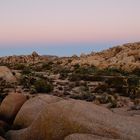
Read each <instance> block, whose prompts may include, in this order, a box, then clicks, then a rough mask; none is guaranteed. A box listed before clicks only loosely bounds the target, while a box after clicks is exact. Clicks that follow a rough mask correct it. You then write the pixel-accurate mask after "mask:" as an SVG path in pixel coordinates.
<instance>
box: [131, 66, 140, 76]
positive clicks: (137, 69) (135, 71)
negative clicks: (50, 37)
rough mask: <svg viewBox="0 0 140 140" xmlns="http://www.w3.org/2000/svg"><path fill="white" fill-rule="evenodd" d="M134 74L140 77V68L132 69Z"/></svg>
mask: <svg viewBox="0 0 140 140" xmlns="http://www.w3.org/2000/svg"><path fill="white" fill-rule="evenodd" d="M132 74H134V75H137V76H139V77H140V69H139V68H136V69H134V70H133V71H132Z"/></svg>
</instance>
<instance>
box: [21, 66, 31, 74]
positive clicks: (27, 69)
mask: <svg viewBox="0 0 140 140" xmlns="http://www.w3.org/2000/svg"><path fill="white" fill-rule="evenodd" d="M31 73H32V69H31V68H30V67H24V69H23V70H22V74H23V75H28V74H31Z"/></svg>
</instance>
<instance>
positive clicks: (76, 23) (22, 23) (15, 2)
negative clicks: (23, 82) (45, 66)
mask: <svg viewBox="0 0 140 140" xmlns="http://www.w3.org/2000/svg"><path fill="white" fill-rule="evenodd" d="M139 13H140V0H0V56H3V55H13V54H29V53H31V52H32V51H34V50H35V51H38V52H39V53H40V54H51V55H59V56H65V55H72V54H80V53H89V52H91V51H100V50H103V49H106V48H109V47H112V46H114V45H115V46H116V45H119V44H123V43H127V42H137V41H140V15H139Z"/></svg>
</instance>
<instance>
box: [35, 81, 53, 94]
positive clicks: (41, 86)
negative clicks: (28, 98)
mask: <svg viewBox="0 0 140 140" xmlns="http://www.w3.org/2000/svg"><path fill="white" fill-rule="evenodd" d="M34 87H35V89H36V91H37V92H40V93H49V92H51V91H52V90H53V86H52V84H50V83H47V82H46V81H45V80H42V79H40V80H37V81H36V82H35V83H34Z"/></svg>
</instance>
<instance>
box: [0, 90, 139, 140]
mask: <svg viewBox="0 0 140 140" xmlns="http://www.w3.org/2000/svg"><path fill="white" fill-rule="evenodd" d="M139 130H140V125H139V120H138V119H136V118H135V117H126V116H120V115H117V114H114V113H112V112H111V111H109V110H108V109H106V108H104V107H100V106H97V105H95V104H93V103H88V102H85V101H79V100H73V99H62V98H59V97H55V96H51V95H40V94H38V95H36V96H34V97H30V98H29V99H28V98H27V97H26V96H25V95H22V94H20V93H11V94H9V95H8V96H6V97H5V98H4V100H3V101H2V103H1V105H0V134H1V136H3V137H4V138H5V139H7V140H63V139H64V140H77V139H79V140H84V139H88V140H93V139H95V140H115V139H118V140H119V139H120V140H122V139H123V140H139V139H140V133H139ZM4 138H3V139H4Z"/></svg>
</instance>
